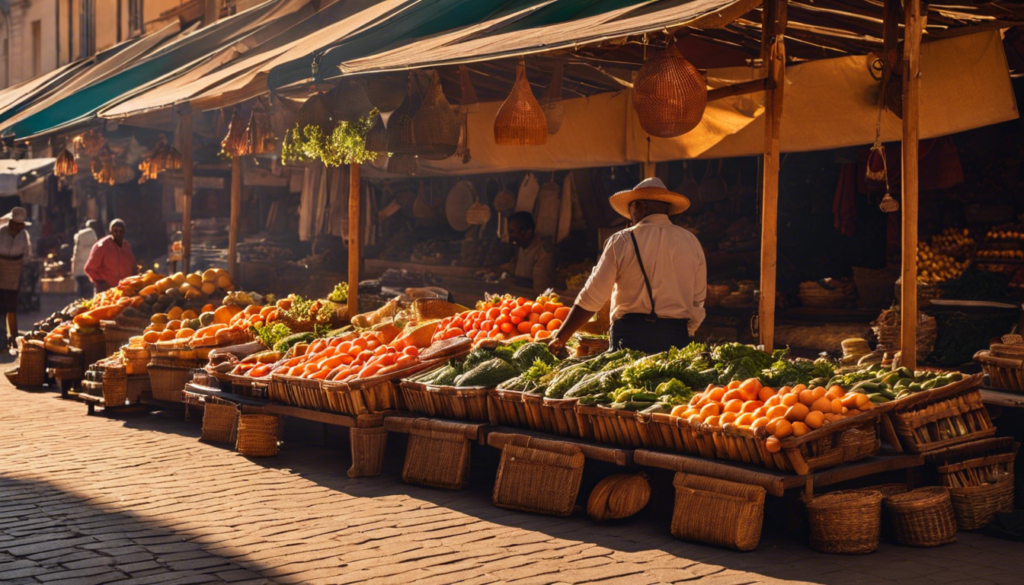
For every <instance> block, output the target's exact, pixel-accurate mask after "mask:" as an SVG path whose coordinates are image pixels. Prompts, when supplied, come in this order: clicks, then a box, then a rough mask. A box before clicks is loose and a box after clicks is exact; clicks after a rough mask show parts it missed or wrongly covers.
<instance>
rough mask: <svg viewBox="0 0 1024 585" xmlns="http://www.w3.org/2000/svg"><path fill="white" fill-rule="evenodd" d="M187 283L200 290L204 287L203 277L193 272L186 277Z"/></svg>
mask: <svg viewBox="0 0 1024 585" xmlns="http://www.w3.org/2000/svg"><path fill="white" fill-rule="evenodd" d="M185 282H187V283H189V284H191V285H192V286H194V287H196V288H199V287H200V286H202V285H203V277H202V276H201V275H199V274H197V273H195V272H193V273H192V274H189V275H187V276H185Z"/></svg>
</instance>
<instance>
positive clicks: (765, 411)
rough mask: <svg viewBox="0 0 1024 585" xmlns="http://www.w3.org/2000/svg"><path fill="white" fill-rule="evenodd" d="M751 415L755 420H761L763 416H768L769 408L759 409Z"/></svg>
mask: <svg viewBox="0 0 1024 585" xmlns="http://www.w3.org/2000/svg"><path fill="white" fill-rule="evenodd" d="M751 414H753V415H754V418H755V419H757V418H761V417H762V416H768V407H767V406H762V407H761V408H758V409H757V410H755V411H754V412H752V413H751Z"/></svg>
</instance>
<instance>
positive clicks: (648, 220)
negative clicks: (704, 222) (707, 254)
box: [551, 178, 707, 354]
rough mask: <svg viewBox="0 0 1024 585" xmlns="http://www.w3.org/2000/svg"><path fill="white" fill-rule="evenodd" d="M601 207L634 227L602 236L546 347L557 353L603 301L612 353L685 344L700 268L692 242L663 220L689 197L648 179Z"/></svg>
mask: <svg viewBox="0 0 1024 585" xmlns="http://www.w3.org/2000/svg"><path fill="white" fill-rule="evenodd" d="M608 201H609V203H610V204H611V206H612V208H613V209H614V210H615V211H616V212H617V213H619V215H622V216H624V217H626V218H628V219H630V220H631V221H632V223H633V225H632V226H631V227H629V228H627V229H624V230H622V231H620V232H617V233H615V234H613V235H612V236H611V237H610V238H608V242H607V244H605V248H604V252H603V253H602V254H601V258H600V259H599V260H598V262H597V266H595V267H594V271H593V272H592V273H591V274H590V278H589V279H587V282H586V284H585V285H583V290H581V291H580V294H579V296H578V297H576V303H575V304H574V305H573V307H572V309H571V310H570V311H569V315H568V316H567V317H566V318H565V322H564V323H563V324H562V326H561V328H559V330H558V333H556V334H555V336H554V337H553V338H552V341H551V346H552V349H553V350H556V351H558V350H561V349H562V348H564V347H565V343H566V342H567V341H569V339H570V338H571V337H572V335H573V333H575V332H576V331H577V330H578V329H579V328H580V327H582V326H583V325H584V324H585V323H586V322H587V321H588V320H589V319H590V317H591V316H593V315H594V313H596V312H597V311H599V310H600V309H601V307H603V306H604V304H605V303H606V302H607V301H608V300H609V299H611V321H612V326H611V336H610V337H611V340H610V344H611V347H612V348H613V349H620V348H629V349H635V350H639V351H643V352H644V353H648V354H652V353H658V352H661V351H665V350H667V349H668V348H669V347H672V346H675V347H682V346H684V345H686V344H688V343H689V342H690V338H691V337H692V336H693V334H694V333H695V332H696V331H697V328H698V327H699V326H700V324H701V322H702V321H703V320H704V315H705V312H704V298H705V297H706V296H707V264H706V263H705V261H704V250H703V249H702V248H701V246H700V242H699V241H698V240H697V237H696V236H694V235H693V234H692V233H690V232H689V231H687V230H685V229H683V228H681V227H679V226H677V225H674V224H673V223H672V222H671V221H670V220H669V218H668V216H669V215H675V214H678V213H682V212H684V211H686V209H687V208H689V207H690V201H689V199H687V198H686V197H684V196H683V195H680V194H678V193H673V192H671V191H669V190H668V189H666V188H665V184H664V183H662V182H661V180H660V179H657V178H651V179H645V180H644V181H643V182H641V183H640V184H639V185H637V186H636V188H634V189H632V190H630V191H621V192H619V193H616V194H615V195H612V196H611V198H610V199H609V200H608Z"/></svg>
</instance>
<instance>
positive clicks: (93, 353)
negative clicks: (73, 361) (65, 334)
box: [69, 327, 108, 364]
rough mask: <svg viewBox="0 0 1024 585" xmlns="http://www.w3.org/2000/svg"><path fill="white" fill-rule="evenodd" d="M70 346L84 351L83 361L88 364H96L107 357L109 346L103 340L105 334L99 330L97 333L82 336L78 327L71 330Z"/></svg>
mask: <svg viewBox="0 0 1024 585" xmlns="http://www.w3.org/2000/svg"><path fill="white" fill-rule="evenodd" d="M70 337H71V342H70V344H69V345H70V346H71V347H74V348H78V349H80V350H82V359H84V360H85V363H87V364H94V363H96V362H98V361H100V360H101V359H103V358H105V357H107V355H108V354H107V344H106V341H104V338H103V332H102V331H100V330H97V331H96V332H95V333H90V334H87V335H82V334H81V333H80V332H79V330H78V328H77V327H72V328H71V333H70Z"/></svg>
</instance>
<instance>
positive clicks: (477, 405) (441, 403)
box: [401, 380, 490, 422]
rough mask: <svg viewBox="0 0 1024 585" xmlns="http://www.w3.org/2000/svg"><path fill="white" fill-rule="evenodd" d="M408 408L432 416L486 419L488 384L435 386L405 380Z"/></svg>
mask: <svg viewBox="0 0 1024 585" xmlns="http://www.w3.org/2000/svg"><path fill="white" fill-rule="evenodd" d="M401 389H402V399H403V401H404V404H405V408H406V409H408V410H410V411H412V412H419V413H422V414H426V415H429V416H432V417H439V418H447V419H452V420H464V421H470V422H487V421H489V420H490V418H489V415H488V413H487V394H488V392H490V390H489V389H488V388H456V387H454V386H434V385H431V384H421V383H419V382H413V381H410V380H405V381H403V382H402V384H401Z"/></svg>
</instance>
